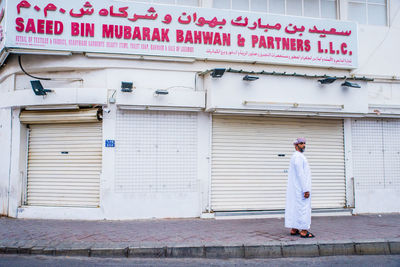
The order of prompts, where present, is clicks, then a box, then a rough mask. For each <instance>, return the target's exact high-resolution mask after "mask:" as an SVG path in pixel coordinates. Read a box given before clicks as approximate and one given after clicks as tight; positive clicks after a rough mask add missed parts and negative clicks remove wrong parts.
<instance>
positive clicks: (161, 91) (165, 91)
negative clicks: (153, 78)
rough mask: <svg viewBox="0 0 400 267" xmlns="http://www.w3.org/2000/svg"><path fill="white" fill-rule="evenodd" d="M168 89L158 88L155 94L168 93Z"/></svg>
mask: <svg viewBox="0 0 400 267" xmlns="http://www.w3.org/2000/svg"><path fill="white" fill-rule="evenodd" d="M168 93H169V92H168V91H167V90H163V89H158V90H156V91H155V92H154V94H155V95H168Z"/></svg>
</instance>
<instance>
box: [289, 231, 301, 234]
mask: <svg viewBox="0 0 400 267" xmlns="http://www.w3.org/2000/svg"><path fill="white" fill-rule="evenodd" d="M299 234H300V231H299V230H296V231H295V232H292V231H290V235H299Z"/></svg>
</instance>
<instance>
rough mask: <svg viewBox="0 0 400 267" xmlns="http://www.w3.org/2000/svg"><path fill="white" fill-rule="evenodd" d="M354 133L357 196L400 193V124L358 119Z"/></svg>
mask: <svg viewBox="0 0 400 267" xmlns="http://www.w3.org/2000/svg"><path fill="white" fill-rule="evenodd" d="M351 132H352V145H353V147H352V148H353V165H354V179H355V190H356V195H357V192H358V191H365V192H373V191H374V190H377V189H384V190H393V189H400V179H399V175H400V142H399V139H400V120H397V119H386V120H382V119H355V120H352V127H351ZM373 197H374V196H373V194H371V198H373Z"/></svg>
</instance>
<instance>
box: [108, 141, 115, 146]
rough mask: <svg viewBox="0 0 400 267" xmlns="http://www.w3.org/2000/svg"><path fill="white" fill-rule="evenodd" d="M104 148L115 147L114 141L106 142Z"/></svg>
mask: <svg viewBox="0 0 400 267" xmlns="http://www.w3.org/2000/svg"><path fill="white" fill-rule="evenodd" d="M106 147H115V140H106Z"/></svg>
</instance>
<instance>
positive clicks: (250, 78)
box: [243, 75, 259, 81]
mask: <svg viewBox="0 0 400 267" xmlns="http://www.w3.org/2000/svg"><path fill="white" fill-rule="evenodd" d="M258 79H259V77H257V76H250V75H246V76H244V77H243V81H255V80H258Z"/></svg>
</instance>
